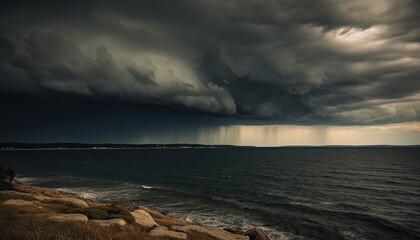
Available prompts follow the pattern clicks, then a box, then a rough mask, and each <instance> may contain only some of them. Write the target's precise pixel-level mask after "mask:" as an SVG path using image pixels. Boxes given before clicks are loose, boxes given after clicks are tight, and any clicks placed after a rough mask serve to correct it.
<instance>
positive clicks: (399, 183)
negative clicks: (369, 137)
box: [0, 147, 420, 239]
mask: <svg viewBox="0 0 420 240" xmlns="http://www.w3.org/2000/svg"><path fill="white" fill-rule="evenodd" d="M0 164H1V165H3V166H6V167H12V168H14V169H15V170H16V172H17V173H18V177H20V178H22V179H23V180H24V181H25V182H27V183H32V184H36V185H40V186H45V187H52V188H59V189H64V190H67V191H72V192H76V193H78V194H81V195H82V196H84V197H87V198H92V199H96V200H99V201H104V202H114V201H119V202H124V203H127V204H133V205H138V204H141V205H146V206H149V207H151V208H154V209H156V210H160V211H162V212H166V213H169V214H171V215H173V216H177V217H182V218H184V219H187V220H190V221H195V222H198V223H202V224H205V225H207V226H215V227H226V226H239V227H242V228H245V229H247V228H250V227H253V226H260V227H262V228H263V229H264V230H265V231H266V232H267V233H268V234H269V235H270V237H271V238H272V239H420V148H398V147H395V148H394V147H393V148H358V147H354V148H243V149H242V148H241V149H238V148H227V149H217V148H216V149H143V150H50V151H47V150H33V151H32V150H25V151H0Z"/></svg>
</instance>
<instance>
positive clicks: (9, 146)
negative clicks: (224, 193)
mask: <svg viewBox="0 0 420 240" xmlns="http://www.w3.org/2000/svg"><path fill="white" fill-rule="evenodd" d="M348 147H420V145H322V146H310V145H307V146H305V145H302V146H301V145H298V146H277V147H273V146H272V147H259V148H348ZM142 148H144V149H149V148H156V149H162V148H170V149H173V148H257V147H255V146H237V145H205V144H187V143H175V144H118V143H19V142H6V143H0V150H13V149H16V150H18V149H56V150H59V149H142Z"/></svg>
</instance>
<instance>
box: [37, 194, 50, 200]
mask: <svg viewBox="0 0 420 240" xmlns="http://www.w3.org/2000/svg"><path fill="white" fill-rule="evenodd" d="M32 197H33V198H35V199H36V200H38V201H48V200H51V198H50V197H47V196H44V195H33V196H32Z"/></svg>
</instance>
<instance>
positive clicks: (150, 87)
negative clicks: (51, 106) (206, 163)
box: [0, 0, 420, 124]
mask: <svg viewBox="0 0 420 240" xmlns="http://www.w3.org/2000/svg"><path fill="white" fill-rule="evenodd" d="M1 9H2V10H1V11H2V13H1V32H0V49H1V53H0V54H1V55H0V73H1V81H0V86H1V90H2V91H3V92H8V93H12V94H15V95H19V94H25V96H43V97H44V98H46V99H51V100H54V99H56V98H57V95H60V94H59V93H61V95H62V96H60V97H61V98H69V99H72V98H83V99H86V101H99V100H101V99H108V100H109V99H112V102H117V103H119V104H138V105H141V106H154V107H169V108H172V109H190V110H193V111H200V112H204V113H206V112H207V113H216V114H221V115H222V116H227V117H226V118H227V119H229V121H231V119H232V116H233V117H236V118H237V119H238V121H239V122H240V123H244V122H250V121H252V122H253V123H295V124H376V123H391V122H405V121H418V120H419V118H420V116H419V112H420V81H419V80H420V79H419V78H420V70H419V69H420V42H419V41H420V27H419V26H420V14H419V12H420V7H419V3H418V2H417V1H414V0H412V1H409V0H406V1H404V0H403V1H394V0H376V1H364V0H357V1H342V0H339V1H333V0H323V1H309V0H300V1H296V0H293V1H292V0H285V1H197V0H194V1H174V0H172V1H82V2H71V3H62V2H57V1H51V2H48V1H42V2H28V3H25V2H21V1H13V2H9V3H2V7H1ZM63 96H64V97H63Z"/></svg>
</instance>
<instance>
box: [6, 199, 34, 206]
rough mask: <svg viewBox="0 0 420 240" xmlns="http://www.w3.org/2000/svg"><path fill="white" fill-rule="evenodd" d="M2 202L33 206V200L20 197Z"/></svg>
mask: <svg viewBox="0 0 420 240" xmlns="http://www.w3.org/2000/svg"><path fill="white" fill-rule="evenodd" d="M3 204H5V205H15V206H22V205H29V206H34V203H33V202H31V201H26V200H22V199H9V200H7V201H4V202H3Z"/></svg>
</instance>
